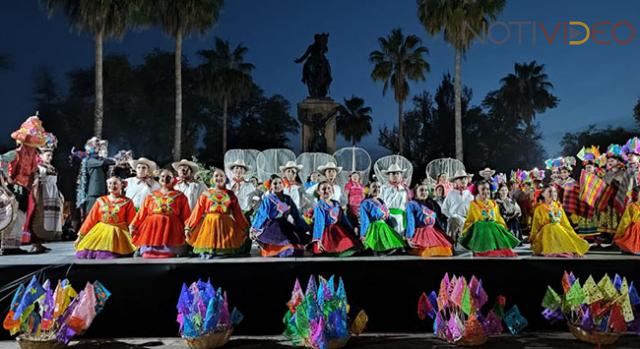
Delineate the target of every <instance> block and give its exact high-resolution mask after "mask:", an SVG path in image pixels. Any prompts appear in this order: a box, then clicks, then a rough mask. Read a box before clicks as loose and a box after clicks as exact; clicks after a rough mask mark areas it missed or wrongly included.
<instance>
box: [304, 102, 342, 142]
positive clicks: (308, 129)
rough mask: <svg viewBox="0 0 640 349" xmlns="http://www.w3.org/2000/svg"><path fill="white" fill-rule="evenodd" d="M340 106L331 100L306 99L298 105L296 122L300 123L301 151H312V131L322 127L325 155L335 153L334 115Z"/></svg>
mask: <svg viewBox="0 0 640 349" xmlns="http://www.w3.org/2000/svg"><path fill="white" fill-rule="evenodd" d="M339 106H340V105H339V104H338V103H336V102H335V101H334V100H333V99H331V98H323V99H317V98H306V99H305V100H304V101H302V102H300V103H298V120H300V122H301V123H302V132H301V135H302V151H303V152H308V151H318V150H317V149H312V141H313V138H314V129H315V128H320V127H324V132H323V133H324V139H325V142H326V143H325V144H326V151H325V152H326V153H329V154H333V153H334V152H335V151H336V114H337V112H338V107H339Z"/></svg>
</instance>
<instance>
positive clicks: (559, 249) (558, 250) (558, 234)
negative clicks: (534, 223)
mask: <svg viewBox="0 0 640 349" xmlns="http://www.w3.org/2000/svg"><path fill="white" fill-rule="evenodd" d="M531 248H532V249H533V253H534V254H536V255H542V256H584V254H585V253H587V251H588V250H589V243H588V242H587V241H586V240H584V239H583V238H581V237H580V236H578V234H576V233H574V232H572V231H570V230H568V229H566V228H565V227H563V226H562V225H560V224H557V223H550V224H547V225H545V226H543V227H542V229H541V230H540V232H539V233H537V234H536V238H535V240H534V241H532V243H531Z"/></svg>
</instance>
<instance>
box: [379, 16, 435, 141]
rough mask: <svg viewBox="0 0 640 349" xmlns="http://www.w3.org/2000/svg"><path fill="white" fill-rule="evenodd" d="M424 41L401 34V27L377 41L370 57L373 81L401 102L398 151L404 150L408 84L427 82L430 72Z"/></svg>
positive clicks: (399, 105) (383, 91) (427, 51)
mask: <svg viewBox="0 0 640 349" xmlns="http://www.w3.org/2000/svg"><path fill="white" fill-rule="evenodd" d="M421 43H422V40H420V38H418V37H417V36H415V35H407V36H406V37H405V36H404V34H402V30H400V29H399V28H396V29H393V30H392V31H391V33H390V34H389V35H388V36H387V37H380V38H378V44H379V45H380V48H379V50H375V51H373V52H371V53H370V54H369V61H370V62H371V63H372V64H374V67H373V71H372V72H371V78H372V79H373V80H374V81H384V87H383V88H382V94H383V95H385V94H386V93H387V90H388V89H389V86H391V88H392V89H393V94H394V99H395V101H396V102H397V103H398V149H399V152H400V154H402V152H403V150H404V136H403V127H402V124H403V120H402V105H403V103H404V101H406V100H407V97H409V81H424V80H425V79H426V78H425V73H428V72H429V71H430V69H431V67H430V66H429V63H427V61H426V60H425V59H424V55H426V54H428V53H429V50H427V48H426V47H424V46H421Z"/></svg>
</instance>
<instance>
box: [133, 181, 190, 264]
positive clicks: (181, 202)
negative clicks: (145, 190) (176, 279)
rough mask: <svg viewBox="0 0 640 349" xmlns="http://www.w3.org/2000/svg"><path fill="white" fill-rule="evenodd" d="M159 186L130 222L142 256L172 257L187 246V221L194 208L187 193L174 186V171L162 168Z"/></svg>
mask: <svg viewBox="0 0 640 349" xmlns="http://www.w3.org/2000/svg"><path fill="white" fill-rule="evenodd" d="M159 179H160V185H161V187H160V189H159V190H156V191H154V192H153V193H151V195H149V196H147V198H146V199H145V200H144V204H143V205H142V207H141V208H140V210H139V211H138V213H137V214H136V216H135V218H134V219H133V221H132V222H131V225H130V226H129V232H130V233H131V236H133V239H132V242H133V244H134V245H135V246H136V247H138V249H139V250H140V254H141V255H142V257H143V258H171V257H175V256H177V255H179V254H180V253H181V252H182V247H183V246H184V222H185V221H186V220H187V218H189V214H190V213H191V210H190V209H189V202H188V201H187V197H186V196H185V195H184V194H182V192H179V191H177V190H174V189H173V179H174V176H173V172H171V171H170V170H162V171H160V178H159Z"/></svg>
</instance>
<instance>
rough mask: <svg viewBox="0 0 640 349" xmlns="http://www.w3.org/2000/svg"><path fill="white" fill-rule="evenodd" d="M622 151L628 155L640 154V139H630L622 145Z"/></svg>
mask: <svg viewBox="0 0 640 349" xmlns="http://www.w3.org/2000/svg"><path fill="white" fill-rule="evenodd" d="M622 152H623V153H625V154H626V155H631V154H634V155H640V139H639V138H638V137H633V138H631V139H629V140H628V141H627V143H626V144H625V145H624V146H623V147H622Z"/></svg>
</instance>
